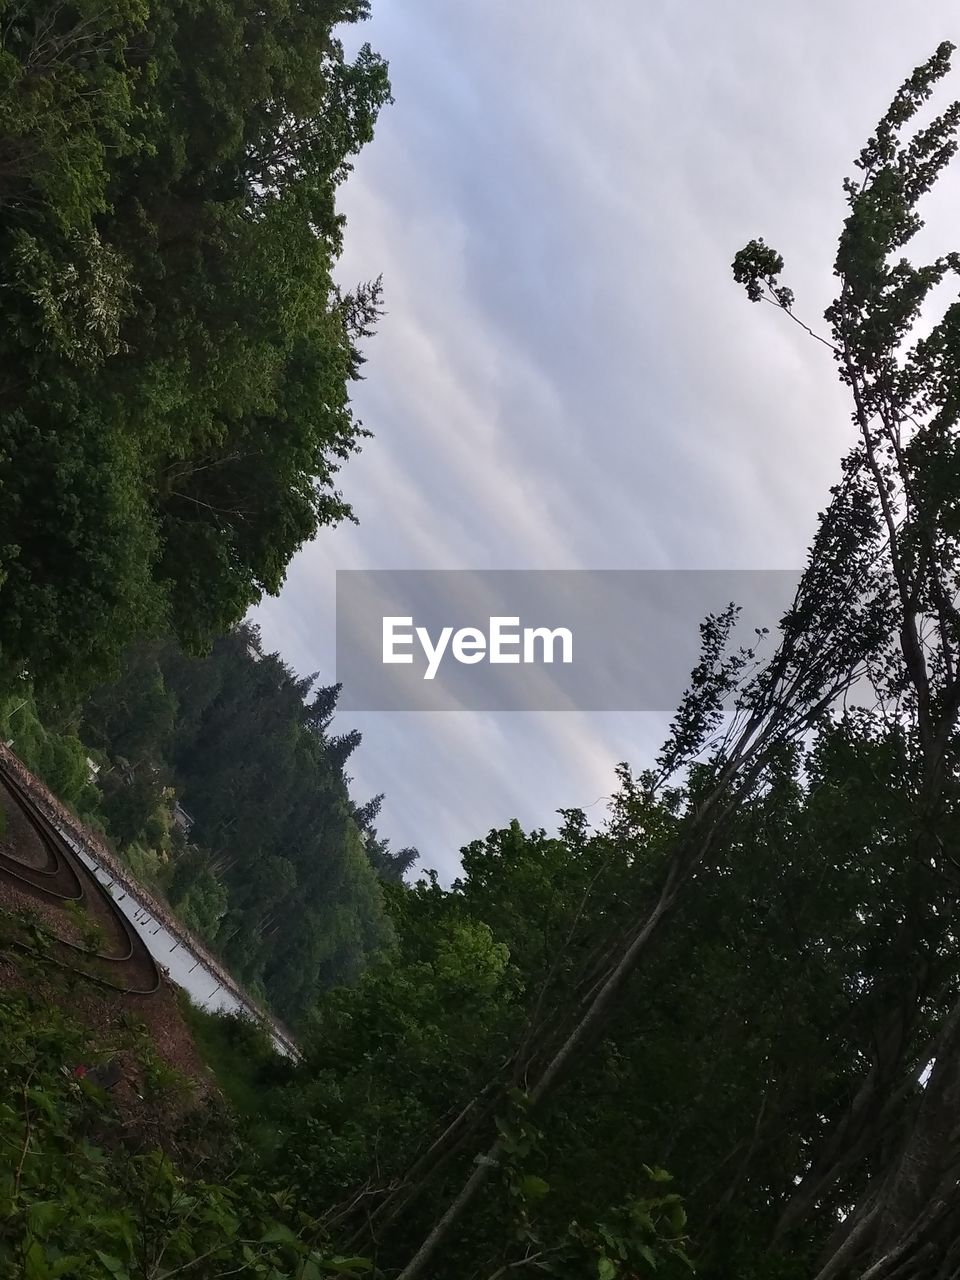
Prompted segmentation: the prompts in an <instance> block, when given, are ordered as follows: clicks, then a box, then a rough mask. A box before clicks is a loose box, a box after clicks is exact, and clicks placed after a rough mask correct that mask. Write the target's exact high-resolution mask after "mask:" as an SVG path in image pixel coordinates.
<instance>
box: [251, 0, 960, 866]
mask: <svg viewBox="0 0 960 1280" xmlns="http://www.w3.org/2000/svg"><path fill="white" fill-rule="evenodd" d="M958 33H960V23H958V21H957V19H956V15H955V12H954V7H953V6H952V5H950V4H948V3H946V0H934V2H932V3H929V4H926V5H924V6H904V5H902V4H900V3H897V2H896V0H879V2H877V0H847V3H845V4H844V5H837V4H836V3H835V0H810V2H809V3H807V4H805V5H802V6H800V5H795V6H789V7H788V6H775V5H759V4H757V3H756V2H755V0H750V2H749V3H748V0H730V2H729V3H727V4H723V5H717V4H715V3H709V0H676V2H675V3H671V4H669V5H665V4H663V5H638V4H636V3H635V0H603V3H600V4H595V5H589V6H588V5H584V4H583V3H582V0H578V2H577V3H574V0H524V3H523V4H518V3H516V0H486V2H485V3H484V4H482V5H459V4H451V3H450V2H449V0H379V3H377V0H375V15H374V20H373V22H372V23H370V24H368V26H367V28H366V29H365V30H363V31H362V32H361V33H360V36H361V38H363V39H370V41H371V42H372V43H373V45H374V47H376V48H379V49H380V50H381V51H382V52H383V53H384V54H385V55H386V56H387V57H388V58H389V59H390V62H391V75H392V79H393V83H394V93H395V97H396V100H397V101H396V105H395V106H394V107H393V108H391V109H389V110H388V111H387V112H386V113H385V115H384V117H383V119H382V122H381V126H380V129H379V132H378V137H377V140H376V141H375V143H374V144H373V145H372V147H370V148H369V149H368V151H367V152H365V153H364V154H363V155H362V156H361V157H360V159H359V161H358V164H357V168H356V172H355V174H354V175H353V176H352V177H351V179H350V181H349V183H348V184H347V187H346V189H345V191H344V201H343V205H344V211H345V213H346V215H347V220H348V231H347V251H346V254H345V257H344V261H343V264H342V270H343V278H344V279H345V281H347V282H351V281H353V280H355V279H358V278H368V277H369V276H371V275H374V274H377V273H378V272H380V271H382V272H383V273H384V279H385V287H386V297H387V307H388V314H387V316H386V317H385V319H384V321H383V323H382V326H381V331H380V333H379V334H378V336H377V337H376V338H375V339H374V340H373V342H372V343H371V344H370V349H369V361H368V363H367V365H366V366H365V373H366V378H365V381H364V382H363V383H361V384H360V385H359V386H358V388H357V393H356V396H355V400H356V404H357V407H358V410H359V412H360V415H361V417H362V418H363V419H364V422H365V423H366V425H367V426H369V427H370V428H371V429H372V430H373V431H374V433H375V437H376V438H375V439H374V440H372V441H370V442H369V443H368V445H367V447H366V449H365V451H364V453H363V454H362V455H361V456H360V457H359V458H357V459H356V460H354V461H352V462H351V463H350V464H349V465H348V466H347V467H346V468H345V471H344V474H343V488H344V491H345V493H346V495H347V497H348V498H349V499H350V500H351V501H352V503H353V505H354V508H355V510H356V513H357V515H358V517H359V520H360V524H359V526H358V527H353V526H348V527H344V528H342V529H338V530H336V531H333V532H324V533H323V534H322V535H321V536H320V538H318V539H317V541H316V542H315V543H313V544H312V545H310V546H309V547H307V548H305V549H304V551H303V552H302V553H301V554H300V556H299V557H298V558H297V560H296V561H295V563H294V565H293V566H292V569H291V573H290V575H289V580H288V583H287V586H286V588H285V590H284V592H283V594H282V595H281V596H280V598H279V599H278V600H275V601H268V602H266V603H265V604H264V605H263V606H262V607H261V608H260V609H259V610H257V611H256V617H257V620H258V621H259V622H260V624H261V626H262V628H263V631H264V639H265V641H266V643H267V644H268V645H270V646H274V647H277V648H279V649H280V650H281V651H282V652H283V654H284V656H285V657H287V658H288V659H289V660H290V661H291V662H293V663H294V664H295V665H296V666H297V667H298V668H299V669H301V670H304V671H308V670H315V669H318V668H319V669H320V670H321V672H322V675H323V678H325V679H328V678H331V677H332V674H333V671H332V664H333V634H334V625H333V584H334V573H335V570H336V569H337V568H376V569H383V568H476V569H480V568H553V569H569V568H715V569H735V568H747V569H756V568H792V567H794V566H796V565H797V564H799V563H800V561H801V560H802V556H803V552H804V548H805V545H806V541H807V539H808V537H809V536H810V534H811V532H812V530H813V525H814V518H815V513H816V511H817V510H818V509H819V508H820V507H821V506H822V505H823V502H824V499H825V497H826V492H827V488H828V486H829V484H830V483H832V481H833V480H834V478H835V476H836V474H837V463H838V460H839V458H840V456H841V454H842V453H843V451H844V449H845V447H846V444H847V442H848V439H849V435H848V413H847V408H846V405H845V401H844V398H843V395H842V392H841V390H840V388H839V387H837V385H836V383H835V378H834V374H833V369H832V365H831V363H830V358H829V355H828V353H826V352H825V351H824V350H823V349H821V348H818V347H817V346H816V344H812V343H810V342H809V340H807V339H805V338H804V335H803V334H802V333H801V332H800V331H799V330H798V329H795V328H793V327H791V326H789V324H784V323H778V321H780V320H781V319H782V318H781V317H778V316H776V315H775V314H774V313H773V312H772V311H770V310H769V309H767V308H763V307H750V306H749V305H748V304H747V303H746V301H745V299H744V298H743V296H742V293H741V292H740V291H738V290H737V289H736V288H735V287H734V285H733V283H732V281H731V277H730V266H729V264H730V261H731V259H732V256H733V253H734V251H735V250H736V249H737V248H738V247H739V246H740V245H741V244H742V243H743V242H744V241H746V240H747V239H749V238H751V237H752V236H754V235H757V234H762V235H764V236H766V237H767V239H768V240H770V241H771V242H772V243H774V244H776V245H777V247H778V248H779V249H780V250H781V252H783V254H784V256H785V257H786V259H787V263H788V272H789V275H790V278H791V282H792V283H793V284H794V287H795V288H796V290H797V294H798V301H799V304H800V306H801V308H802V310H803V312H804V314H805V315H807V316H809V317H811V318H812V319H813V320H814V321H815V320H816V318H817V317H818V316H819V315H820V313H821V312H822V310H823V307H824V305H825V304H826V303H827V301H829V298H830V294H831V284H832V278H831V265H832V257H833V246H834V242H835V237H836V233H837V231H838V229H839V223H840V219H841V218H842V216H843V204H842V192H841V185H840V184H841V179H842V177H843V176H844V174H846V173H847V172H848V171H849V168H850V161H851V159H852V157H853V156H854V155H855V154H856V152H857V151H858V150H859V148H860V146H861V145H862V143H863V141H864V139H865V138H866V136H867V134H868V132H869V131H870V129H871V128H872V126H873V125H874V123H875V122H876V120H877V119H878V118H879V116H880V114H881V112H882V111H883V110H884V109H885V107H886V105H887V102H888V101H889V98H890V96H891V95H892V92H893V90H894V89H895V88H896V86H897V85H898V84H899V83H900V81H901V80H902V79H903V78H904V76H905V75H906V74H907V73H908V71H909V70H910V69H911V68H912V67H913V65H915V64H916V63H917V62H919V61H921V60H922V59H924V58H925V57H927V56H928V55H929V54H930V53H931V52H932V50H933V49H934V48H935V47H936V45H937V44H938V43H939V41H940V40H942V39H944V38H949V37H950V36H951V35H953V36H954V37H956V36H957V35H958ZM351 38H352V37H351ZM957 74H960V73H957ZM955 196H956V186H954V187H953V189H952V197H951V198H955ZM937 201H938V204H937V211H938V217H939V221H937V219H934V220H933V224H932V226H931V235H932V236H935V235H937V234H939V232H938V230H937V228H938V227H939V228H944V227H947V226H948V224H949V221H950V201H949V199H947V198H945V197H944V196H942V195H939V196H938V197H937ZM351 723H356V725H357V727H359V728H360V729H361V730H362V731H363V733H364V742H363V745H362V746H361V748H360V750H359V751H358V752H357V754H356V756H355V757H354V758H353V759H352V760H351V766H352V767H354V768H355V772H356V779H355V782H354V788H355V790H356V791H357V793H358V795H361V796H362V795H363V794H368V793H371V792H373V791H379V790H385V791H386V792H387V801H386V804H385V806H384V810H383V815H382V822H383V828H384V830H385V831H387V833H388V834H390V835H391V836H392V837H393V838H394V840H395V842H397V843H399V844H407V843H413V844H417V845H418V846H419V847H420V848H421V850H422V851H423V852H424V855H425V862H426V863H427V864H428V865H434V866H437V867H438V868H439V869H440V871H441V873H442V875H443V876H444V878H447V879H449V878H450V877H451V876H453V875H454V874H455V873H456V867H457V851H458V849H459V847H460V845H461V844H462V843H464V842H465V841H467V840H468V839H471V838H474V837H476V836H479V835H482V834H484V833H485V831H486V829H487V828H488V827H489V826H491V825H495V824H496V825H499V824H503V823H505V822H506V821H508V820H509V819H510V818H511V817H513V816H517V817H519V818H520V819H521V820H522V821H524V822H526V823H528V824H543V825H547V826H551V825H552V824H553V820H554V819H553V814H554V810H555V809H557V808H558V807H561V806H573V805H576V804H586V803H589V802H591V801H592V800H594V799H596V797H597V796H599V795H601V794H603V793H604V792H608V791H609V790H610V789H611V787H612V783H613V773H612V768H613V765H614V763H615V762H616V761H617V760H619V759H630V760H631V761H633V762H634V763H636V764H643V763H644V762H645V761H647V760H649V758H650V756H651V754H652V753H653V751H654V750H655V749H656V745H657V742H658V739H659V736H660V734H661V733H662V728H663V723H662V718H654V717H649V716H647V717H643V716H617V715H603V716H600V715H597V716H585V715H575V714H569V715H559V714H554V715H539V716H538V715H534V714H530V715H518V714H511V715H505V716H501V717H490V716H483V715H480V714H472V713H470V714H468V713H463V714H462V715H459V714H458V715H442V716H430V715H389V716H375V715H366V716H359V715H358V716H353V717H351ZM594 812H596V811H594Z"/></svg>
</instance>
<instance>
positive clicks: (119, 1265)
mask: <svg viewBox="0 0 960 1280" xmlns="http://www.w3.org/2000/svg"><path fill="white" fill-rule="evenodd" d="M96 1254H97V1257H98V1258H99V1259H100V1261H101V1262H102V1263H103V1265H104V1266H105V1267H106V1268H107V1270H108V1271H109V1272H110V1274H111V1275H114V1276H120V1277H122V1280H126V1276H127V1269H126V1267H125V1266H124V1265H123V1262H122V1261H121V1260H120V1258H115V1257H114V1256H113V1254H110V1253H104V1252H103V1251H102V1250H101V1249H97V1250H96Z"/></svg>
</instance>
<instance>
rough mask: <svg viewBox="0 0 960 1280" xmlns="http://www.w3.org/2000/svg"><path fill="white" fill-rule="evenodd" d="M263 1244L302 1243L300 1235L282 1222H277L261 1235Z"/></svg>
mask: <svg viewBox="0 0 960 1280" xmlns="http://www.w3.org/2000/svg"><path fill="white" fill-rule="evenodd" d="M260 1243H261V1244H297V1245H298V1244H301V1243H302V1242H301V1240H300V1237H299V1236H297V1235H295V1234H294V1232H292V1231H291V1230H290V1228H289V1227H287V1226H285V1225H284V1224H283V1223H282V1222H275V1223H274V1224H273V1226H271V1227H268V1228H267V1230H266V1231H265V1232H264V1233H263V1235H262V1236H261V1237H260Z"/></svg>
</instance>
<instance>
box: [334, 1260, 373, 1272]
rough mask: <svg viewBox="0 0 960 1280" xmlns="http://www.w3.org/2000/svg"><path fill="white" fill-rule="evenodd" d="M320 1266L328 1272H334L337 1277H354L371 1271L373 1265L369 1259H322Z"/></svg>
mask: <svg viewBox="0 0 960 1280" xmlns="http://www.w3.org/2000/svg"><path fill="white" fill-rule="evenodd" d="M322 1265H323V1266H324V1267H326V1269H327V1270H328V1271H336V1272H337V1274H338V1275H355V1274H357V1273H359V1272H362V1271H372V1270H373V1263H372V1262H371V1261H370V1259H369V1258H324V1260H323V1263H322Z"/></svg>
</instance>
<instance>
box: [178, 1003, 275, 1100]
mask: <svg viewBox="0 0 960 1280" xmlns="http://www.w3.org/2000/svg"><path fill="white" fill-rule="evenodd" d="M178 1001H179V1004H180V1011H181V1013H182V1014H183V1017H184V1021H185V1022H186V1024H187V1026H188V1027H189V1028H190V1033H191V1035H192V1036H193V1040H194V1043H195V1044H196V1046H197V1050H198V1052H199V1054H200V1057H201V1058H202V1059H203V1061H204V1063H205V1064H206V1066H207V1067H209V1069H210V1070H211V1071H212V1072H213V1074H214V1076H215V1078H216V1081H217V1084H218V1085H219V1086H220V1090H221V1092H222V1093H223V1095H224V1097H225V1098H226V1099H227V1101H228V1102H229V1103H230V1105H231V1107H232V1108H233V1110H234V1111H235V1112H236V1113H237V1114H238V1115H239V1116H242V1117H244V1118H246V1119H248V1120H262V1119H264V1118H265V1117H266V1114H267V1110H268V1108H267V1107H266V1106H265V1100H266V1099H267V1098H269V1097H270V1096H271V1094H272V1092H273V1089H274V1086H275V1085H276V1084H278V1083H280V1082H281V1081H282V1080H283V1079H286V1078H287V1077H288V1076H289V1075H290V1073H291V1071H292V1067H291V1066H290V1064H288V1062H287V1060H286V1059H284V1058H281V1057H280V1055H279V1054H278V1053H276V1052H275V1050H274V1048H273V1046H272V1044H271V1043H270V1039H269V1037H268V1036H267V1034H266V1032H264V1031H263V1030H261V1028H260V1027H258V1026H256V1025H255V1024H254V1023H252V1022H249V1021H247V1020H246V1019H243V1018H236V1017H232V1016H230V1015H228V1014H223V1013H207V1012H206V1010H204V1009H199V1008H197V1006H196V1005H195V1004H194V1003H193V1001H192V1000H190V998H189V997H188V996H187V994H186V993H185V992H178Z"/></svg>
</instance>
